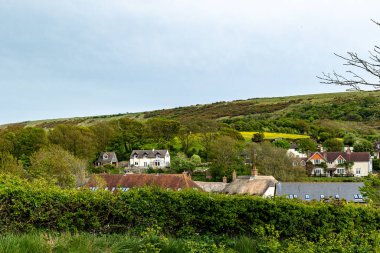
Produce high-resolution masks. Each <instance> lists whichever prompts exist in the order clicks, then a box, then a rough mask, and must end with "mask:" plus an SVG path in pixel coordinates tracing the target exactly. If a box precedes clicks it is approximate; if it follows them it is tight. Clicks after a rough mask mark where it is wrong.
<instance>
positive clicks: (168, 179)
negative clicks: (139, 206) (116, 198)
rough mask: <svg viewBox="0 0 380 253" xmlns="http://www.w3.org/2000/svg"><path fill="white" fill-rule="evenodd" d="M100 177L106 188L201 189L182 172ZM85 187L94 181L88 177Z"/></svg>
mask: <svg viewBox="0 0 380 253" xmlns="http://www.w3.org/2000/svg"><path fill="white" fill-rule="evenodd" d="M97 176H100V177H101V178H102V179H104V180H105V182H106V186H107V187H108V189H112V188H114V187H115V188H118V187H126V188H134V187H144V186H156V187H160V188H163V189H167V188H170V189H173V190H178V189H188V188H196V189H198V190H202V188H201V187H199V186H198V185H197V184H196V183H194V182H193V181H192V180H191V178H190V177H189V176H187V175H184V174H125V175H120V174H116V175H115V174H113V175H112V174H99V175H97ZM86 186H87V187H95V186H96V181H95V180H94V179H93V178H90V180H89V182H88V183H87V185H86Z"/></svg>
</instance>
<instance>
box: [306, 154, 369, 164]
mask: <svg viewBox="0 0 380 253" xmlns="http://www.w3.org/2000/svg"><path fill="white" fill-rule="evenodd" d="M314 154H315V153H311V154H310V156H309V157H312V156H313V155H314ZM319 154H321V155H322V156H323V157H324V159H325V160H326V161H327V162H334V161H335V160H336V159H337V158H338V157H339V156H342V157H343V158H344V159H345V160H346V161H351V162H368V161H369V160H370V159H371V155H370V153H369V152H321V153H319Z"/></svg>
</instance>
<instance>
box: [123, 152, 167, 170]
mask: <svg viewBox="0 0 380 253" xmlns="http://www.w3.org/2000/svg"><path fill="white" fill-rule="evenodd" d="M130 166H132V167H139V168H149V167H152V168H165V167H169V166H170V154H169V151H168V150H166V149H163V150H154V149H152V150H133V151H132V154H131V157H130Z"/></svg>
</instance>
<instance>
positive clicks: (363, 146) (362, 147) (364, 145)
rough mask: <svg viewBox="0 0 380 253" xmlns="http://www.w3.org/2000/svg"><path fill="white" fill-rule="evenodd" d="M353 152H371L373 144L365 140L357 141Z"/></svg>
mask: <svg viewBox="0 0 380 253" xmlns="http://www.w3.org/2000/svg"><path fill="white" fill-rule="evenodd" d="M354 151H355V152H373V144H372V142H370V141H367V140H366V139H358V140H356V141H355V143H354Z"/></svg>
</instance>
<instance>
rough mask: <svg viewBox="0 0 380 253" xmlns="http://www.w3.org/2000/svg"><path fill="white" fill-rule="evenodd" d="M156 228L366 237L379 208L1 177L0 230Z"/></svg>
mask: <svg viewBox="0 0 380 253" xmlns="http://www.w3.org/2000/svg"><path fill="white" fill-rule="evenodd" d="M152 227H160V228H162V232H163V233H164V234H167V235H170V236H181V237H183V236H189V235H192V236H194V235H212V236H215V235H228V236H241V235H246V236H263V235H265V234H268V235H273V234H276V235H278V238H280V239H287V238H294V237H301V238H305V239H307V240H311V241H316V240H319V239H320V238H321V237H324V238H328V237H329V236H330V235H331V234H333V233H334V234H340V233H343V234H350V233H353V232H355V233H356V234H361V233H363V234H368V233H371V231H374V232H375V231H378V230H379V228H380V211H379V210H378V209H376V208H374V207H370V206H360V205H357V204H351V203H347V204H342V203H340V204H331V203H330V204H328V203H320V202H310V203H303V202H300V201H295V200H288V199H283V198H276V199H262V198H258V197H251V196H227V195H218V194H208V193H202V192H198V191H194V190H190V191H180V192H177V191H170V190H168V191H167V190H160V189H152V188H143V189H133V190H130V191H128V192H125V193H122V192H120V193H111V192H109V191H96V192H91V191H89V190H61V189H59V188H56V187H47V186H46V185H43V184H30V183H28V182H27V181H25V180H20V179H17V180H16V179H12V178H10V177H5V176H3V177H2V178H1V179H0V232H1V233H6V232H28V231H32V230H48V231H72V232H91V233H136V234H140V233H141V232H143V231H145V230H146V229H147V228H152Z"/></svg>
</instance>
